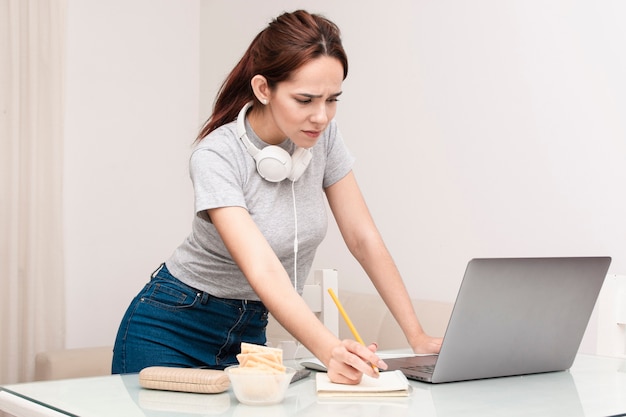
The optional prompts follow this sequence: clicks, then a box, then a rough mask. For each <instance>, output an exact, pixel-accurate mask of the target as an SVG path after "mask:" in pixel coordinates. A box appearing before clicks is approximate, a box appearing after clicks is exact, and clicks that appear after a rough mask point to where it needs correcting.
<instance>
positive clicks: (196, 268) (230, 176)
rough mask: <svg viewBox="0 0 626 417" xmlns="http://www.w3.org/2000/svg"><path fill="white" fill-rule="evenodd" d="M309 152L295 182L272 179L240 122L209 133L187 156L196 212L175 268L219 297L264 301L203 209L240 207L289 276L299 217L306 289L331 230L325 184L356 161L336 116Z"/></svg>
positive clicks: (287, 145)
mask: <svg viewBox="0 0 626 417" xmlns="http://www.w3.org/2000/svg"><path fill="white" fill-rule="evenodd" d="M245 125H246V132H247V135H248V138H249V139H250V141H251V142H252V143H253V144H254V145H255V146H256V147H257V148H259V149H262V148H263V147H265V146H267V144H266V143H265V142H263V141H262V140H261V139H260V138H259V137H258V136H257V135H256V134H255V133H254V131H253V130H252V129H251V127H250V125H249V123H248V122H247V120H246V123H245ZM279 146H280V147H282V148H283V149H285V150H286V151H287V152H289V154H291V153H293V150H294V149H295V145H294V143H293V142H291V140H289V139H287V140H285V141H284V142H283V143H281V144H280V145H279ZM311 153H312V159H311V162H310V163H309V166H308V167H307V169H306V171H305V172H304V174H303V175H302V176H301V177H300V179H298V180H297V181H296V182H295V183H292V182H291V181H290V180H284V181H282V182H278V183H272V182H269V181H267V180H265V179H263V178H262V177H261V176H260V175H259V174H258V173H257V171H256V165H255V162H254V159H253V158H252V157H251V156H250V154H248V152H247V151H246V149H245V147H244V145H243V142H242V141H241V139H239V138H238V137H237V128H236V123H235V122H232V123H229V124H226V125H224V126H222V127H220V128H218V129H216V130H215V131H213V132H211V134H209V135H208V136H207V137H205V138H204V139H203V140H202V141H201V142H200V143H199V144H198V145H197V146H196V148H195V149H194V151H193V152H192V155H191V158H190V174H191V179H192V181H193V186H194V195H195V211H196V213H197V215H196V216H194V219H193V222H192V230H191V233H190V234H189V236H188V237H187V238H186V239H185V241H184V242H183V243H182V244H181V245H180V246H179V247H178V248H177V249H176V250H175V251H174V253H173V254H172V256H171V257H170V258H169V259H168V260H167V261H166V265H167V268H168V269H169V270H170V272H171V273H172V274H173V275H174V276H175V277H177V278H178V279H180V280H181V281H182V282H184V283H186V284H187V285H190V286H192V287H194V288H196V289H199V290H202V291H205V292H207V293H209V294H211V295H214V296H216V297H220V298H235V299H246V300H259V297H258V296H257V295H256V293H255V292H254V291H253V290H252V287H250V284H249V283H248V281H247V280H246V278H245V276H244V275H243V273H242V272H241V270H240V269H239V267H238V266H237V264H236V263H235V262H234V261H233V259H232V257H231V256H230V253H229V252H228V250H227V249H226V247H225V246H224V243H223V241H222V239H221V237H220V236H219V234H218V233H217V230H216V229H215V227H214V226H213V224H212V223H211V221H210V220H209V218H208V216H207V213H206V210H207V209H210V208H216V207H227V206H239V207H243V208H245V209H247V210H248V212H249V213H250V215H251V216H252V219H253V220H254V222H255V223H256V225H257V226H258V227H259V229H260V230H261V233H262V234H263V235H264V236H265V238H266V239H267V241H268V242H269V244H270V246H271V247H272V249H273V250H274V253H276V255H277V256H278V259H279V260H280V262H281V263H282V265H283V266H284V268H285V269H286V271H287V273H288V274H289V276H290V277H291V280H292V282H293V281H294V256H295V254H294V240H295V231H296V219H297V234H298V236H297V240H298V252H297V256H298V258H297V281H298V291H299V292H301V291H302V287H303V285H304V281H305V280H306V278H307V275H308V273H309V271H310V269H311V264H312V263H313V258H314V257H315V251H316V250H317V247H318V246H319V244H320V243H321V242H322V240H323V239H324V237H325V235H326V229H327V216H326V205H325V197H324V188H326V187H328V186H330V185H332V184H334V183H335V182H337V181H339V180H340V179H342V178H343V177H345V176H346V175H347V174H348V173H349V172H350V170H351V169H352V164H353V162H354V159H353V157H352V156H351V155H350V153H349V151H348V150H347V148H346V147H345V145H344V142H343V139H342V137H341V134H340V133H339V131H338V129H337V125H336V123H335V122H334V121H332V122H331V123H330V124H329V126H328V128H327V129H326V131H325V132H324V133H323V135H321V137H320V139H319V140H318V142H317V143H316V144H315V146H313V147H312V148H311ZM292 185H293V186H294V188H293V190H292ZM292 192H293V193H295V208H296V209H295V213H294V194H292Z"/></svg>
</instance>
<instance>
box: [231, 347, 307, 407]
mask: <svg viewBox="0 0 626 417" xmlns="http://www.w3.org/2000/svg"><path fill="white" fill-rule="evenodd" d="M237 360H238V361H239V365H234V366H230V367H228V368H226V369H225V372H226V374H227V375H228V377H229V379H230V382H231V385H232V387H233V391H234V392H235V397H237V399H238V400H239V401H240V402H241V403H243V404H249V405H262V404H268V405H269V404H276V403H279V402H281V401H282V400H283V398H284V397H285V392H286V391H287V387H289V383H290V382H291V379H292V378H293V375H294V374H295V373H296V371H295V369H293V368H287V367H285V366H284V365H283V351H282V350H281V349H277V348H271V347H267V346H261V345H255V344H251V343H242V344H241V353H240V354H239V355H237Z"/></svg>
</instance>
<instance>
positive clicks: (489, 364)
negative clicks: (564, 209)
mask: <svg viewBox="0 0 626 417" xmlns="http://www.w3.org/2000/svg"><path fill="white" fill-rule="evenodd" d="M610 263H611V258H609V257H575V258H503V259H473V260H471V261H470V262H469V263H468V265H467V269H466V271H465V276H464V277H463V282H462V283H461V288H460V289H459V293H458V295H457V299H456V302H455V305H454V309H453V311H452V315H451V317H450V321H449V323H448V328H447V330H446V334H445V336H444V341H443V344H442V346H441V351H440V352H439V355H430V356H416V357H409V358H394V359H385V362H386V363H387V364H388V365H389V368H390V369H392V370H393V369H400V370H402V372H404V374H405V375H406V376H407V377H408V378H410V379H415V380H419V381H425V382H431V383H440V382H452V381H465V380H473V379H482V378H493V377H502V376H512V375H526V374H533V373H540V372H552V371H562V370H566V369H569V368H570V367H571V366H572V363H573V362H574V358H575V356H576V353H577V351H578V348H579V346H580V342H581V341H582V337H583V335H584V333H585V329H586V328H587V324H588V322H589V318H590V317H591V313H592V311H593V308H594V305H595V303H596V299H597V298H598V294H599V292H600V289H601V287H602V283H603V282H604V278H605V276H606V274H607V271H608V268H609V264H610Z"/></svg>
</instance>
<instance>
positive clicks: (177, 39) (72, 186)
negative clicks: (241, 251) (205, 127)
mask: <svg viewBox="0 0 626 417" xmlns="http://www.w3.org/2000/svg"><path fill="white" fill-rule="evenodd" d="M198 10H199V3H198V1H190V0H187V1H184V2H180V1H177V0H156V1H155V0H132V1H127V0H110V1H99V0H69V1H68V38H67V48H68V50H67V81H66V82H67V86H66V94H67V106H66V126H65V129H66V136H65V155H64V157H65V191H64V193H65V195H64V202H65V237H66V247H65V251H66V268H67V284H66V285H67V297H66V298H67V336H66V340H67V344H68V346H69V347H75V346H92V345H110V344H112V343H113V340H114V338H115V332H116V330H117V326H118V324H119V321H120V319H121V316H122V314H123V312H124V310H125V308H126V307H127V305H128V303H129V302H130V300H131V298H132V297H133V296H134V295H135V294H136V293H137V291H138V290H139V289H140V288H141V286H142V285H143V283H145V282H146V281H147V280H148V278H149V275H150V273H151V272H152V270H154V269H156V267H157V266H158V265H159V263H160V262H162V261H163V260H164V259H165V258H166V257H167V256H168V255H169V254H170V253H171V251H172V250H173V249H174V247H175V246H176V245H177V244H179V243H180V242H181V241H182V239H183V238H184V237H185V235H186V234H187V232H188V228H189V225H190V222H191V218H192V215H193V214H192V210H193V201H192V199H193V196H192V194H191V184H190V181H189V179H188V174H187V165H186V164H187V159H188V155H189V151H190V149H191V144H192V142H193V140H194V137H195V133H196V130H197V128H198V82H199V75H198V74H199V63H198V39H199V37H198V33H199V19H198Z"/></svg>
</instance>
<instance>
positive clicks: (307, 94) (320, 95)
mask: <svg viewBox="0 0 626 417" xmlns="http://www.w3.org/2000/svg"><path fill="white" fill-rule="evenodd" d="M342 93H343V91H339V92H338V93H334V94H331V95H330V96H329V98H337V97H339V96H340V95H341V94H342ZM297 95H299V96H303V97H306V98H322V97H323V95H322V94H309V93H297Z"/></svg>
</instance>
